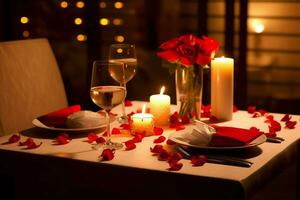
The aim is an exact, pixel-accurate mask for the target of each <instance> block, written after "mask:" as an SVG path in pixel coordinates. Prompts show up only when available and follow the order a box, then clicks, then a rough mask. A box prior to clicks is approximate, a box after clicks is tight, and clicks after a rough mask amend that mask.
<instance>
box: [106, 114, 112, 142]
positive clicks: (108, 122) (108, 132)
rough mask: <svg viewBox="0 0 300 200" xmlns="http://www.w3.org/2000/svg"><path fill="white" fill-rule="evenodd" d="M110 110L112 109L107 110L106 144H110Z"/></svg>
mask: <svg viewBox="0 0 300 200" xmlns="http://www.w3.org/2000/svg"><path fill="white" fill-rule="evenodd" d="M109 112H110V110H106V112H105V114H106V116H105V117H106V132H107V139H106V144H110V143H111V141H110V119H109Z"/></svg>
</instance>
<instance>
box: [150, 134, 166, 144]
mask: <svg viewBox="0 0 300 200" xmlns="http://www.w3.org/2000/svg"><path fill="white" fill-rule="evenodd" d="M165 139H166V137H165V136H163V135H161V136H159V137H158V138H156V139H155V140H153V142H154V143H161V142H163V141H165Z"/></svg>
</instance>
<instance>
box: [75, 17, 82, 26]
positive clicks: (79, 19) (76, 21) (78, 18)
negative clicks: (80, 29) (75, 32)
mask: <svg viewBox="0 0 300 200" xmlns="http://www.w3.org/2000/svg"><path fill="white" fill-rule="evenodd" d="M74 23H75V24H76V25H80V24H82V19H81V18H80V17H77V18H75V19H74Z"/></svg>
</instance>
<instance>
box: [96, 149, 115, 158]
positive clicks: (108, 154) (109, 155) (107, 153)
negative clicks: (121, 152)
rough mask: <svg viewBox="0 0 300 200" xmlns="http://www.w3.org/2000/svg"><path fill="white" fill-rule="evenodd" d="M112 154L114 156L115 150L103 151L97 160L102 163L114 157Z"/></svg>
mask: <svg viewBox="0 0 300 200" xmlns="http://www.w3.org/2000/svg"><path fill="white" fill-rule="evenodd" d="M114 154H115V150H111V149H104V150H103V151H102V153H101V155H100V156H99V159H100V160H102V161H109V160H112V159H113V158H114V157H115V156H114Z"/></svg>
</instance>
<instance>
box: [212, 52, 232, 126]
mask: <svg viewBox="0 0 300 200" xmlns="http://www.w3.org/2000/svg"><path fill="white" fill-rule="evenodd" d="M233 66H234V60H233V59H232V58H224V57H221V58H215V59H214V60H212V61H211V114H212V115H213V116H215V117H216V118H217V119H218V120H221V121H228V120H231V119H232V112H233V89H234V88H233V79H234V78H233V74H234V67H233Z"/></svg>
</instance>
